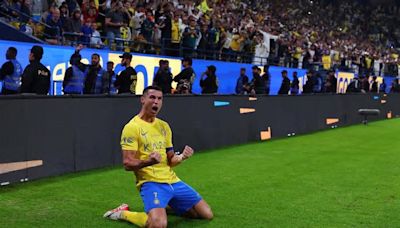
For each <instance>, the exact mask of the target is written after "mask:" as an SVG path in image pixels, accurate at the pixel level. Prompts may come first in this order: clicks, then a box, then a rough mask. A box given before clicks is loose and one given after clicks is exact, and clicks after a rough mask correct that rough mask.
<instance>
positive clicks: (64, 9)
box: [59, 4, 69, 25]
mask: <svg viewBox="0 0 400 228" xmlns="http://www.w3.org/2000/svg"><path fill="white" fill-rule="evenodd" d="M59 10H60V20H61V23H62V24H63V25H65V24H66V23H67V21H68V19H69V11H68V6H67V5H66V4H62V5H61V6H60V8H59Z"/></svg>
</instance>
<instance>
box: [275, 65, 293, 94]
mask: <svg viewBox="0 0 400 228" xmlns="http://www.w3.org/2000/svg"><path fill="white" fill-rule="evenodd" d="M287 74H288V72H287V71H286V70H283V71H282V84H281V88H280V89H279V91H278V94H279V95H287V94H288V93H289V90H290V80H289V78H288V76H287Z"/></svg>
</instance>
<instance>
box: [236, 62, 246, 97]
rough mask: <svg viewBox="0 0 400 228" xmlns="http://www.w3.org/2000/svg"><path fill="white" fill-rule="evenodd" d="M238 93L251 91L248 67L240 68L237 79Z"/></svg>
mask: <svg viewBox="0 0 400 228" xmlns="http://www.w3.org/2000/svg"><path fill="white" fill-rule="evenodd" d="M235 90H236V94H240V95H243V94H247V93H248V92H249V91H248V90H249V77H247V75H246V68H240V75H239V78H238V79H237V81H236V89H235Z"/></svg>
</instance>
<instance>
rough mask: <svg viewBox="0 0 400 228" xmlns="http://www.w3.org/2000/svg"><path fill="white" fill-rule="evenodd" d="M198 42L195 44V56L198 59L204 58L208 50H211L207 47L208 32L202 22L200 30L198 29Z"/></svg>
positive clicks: (206, 26)
mask: <svg viewBox="0 0 400 228" xmlns="http://www.w3.org/2000/svg"><path fill="white" fill-rule="evenodd" d="M200 37H201V38H200V42H199V45H198V46H197V53H198V55H197V58H199V59H205V58H206V56H207V54H208V52H209V51H212V50H210V49H208V43H209V34H208V25H206V24H204V25H202V26H201V31H200Z"/></svg>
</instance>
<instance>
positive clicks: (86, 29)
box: [81, 19, 93, 46]
mask: <svg viewBox="0 0 400 228" xmlns="http://www.w3.org/2000/svg"><path fill="white" fill-rule="evenodd" d="M81 34H82V37H81V43H82V44H83V45H84V46H90V39H91V37H92V36H93V30H92V23H91V21H90V19H89V20H87V21H86V22H85V24H84V25H83V26H82V28H81Z"/></svg>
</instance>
